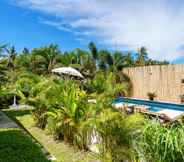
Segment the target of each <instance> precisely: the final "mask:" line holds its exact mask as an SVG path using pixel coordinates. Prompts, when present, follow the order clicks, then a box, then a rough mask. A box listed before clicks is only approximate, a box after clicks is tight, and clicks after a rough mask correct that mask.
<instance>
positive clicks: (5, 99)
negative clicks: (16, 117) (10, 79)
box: [0, 91, 15, 109]
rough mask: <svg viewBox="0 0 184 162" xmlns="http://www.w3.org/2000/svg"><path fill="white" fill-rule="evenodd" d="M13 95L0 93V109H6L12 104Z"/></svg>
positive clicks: (4, 92)
mask: <svg viewBox="0 0 184 162" xmlns="http://www.w3.org/2000/svg"><path fill="white" fill-rule="evenodd" d="M14 95H15V93H12V92H7V91H0V109H7V108H9V106H10V105H12V104H13V98H14Z"/></svg>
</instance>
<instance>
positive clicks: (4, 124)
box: [0, 112, 19, 128]
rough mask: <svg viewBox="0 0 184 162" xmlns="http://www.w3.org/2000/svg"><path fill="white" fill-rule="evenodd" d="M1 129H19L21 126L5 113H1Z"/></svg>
mask: <svg viewBox="0 0 184 162" xmlns="http://www.w3.org/2000/svg"><path fill="white" fill-rule="evenodd" d="M0 128H19V126H18V125H17V124H16V123H15V122H14V121H12V120H11V119H10V118H9V117H7V116H6V115H5V114H4V113H3V112H0Z"/></svg>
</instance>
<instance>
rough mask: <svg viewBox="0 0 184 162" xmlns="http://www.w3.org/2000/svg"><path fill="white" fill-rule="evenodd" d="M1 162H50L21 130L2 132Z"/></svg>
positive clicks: (0, 140)
mask: <svg viewBox="0 0 184 162" xmlns="http://www.w3.org/2000/svg"><path fill="white" fill-rule="evenodd" d="M0 162H49V161H48V160H47V159H46V157H45V156H44V155H43V153H42V152H41V149H40V148H39V146H37V145H36V144H34V143H33V142H32V140H31V139H30V138H29V137H27V136H25V135H24V134H23V133H22V132H21V130H18V129H9V130H0Z"/></svg>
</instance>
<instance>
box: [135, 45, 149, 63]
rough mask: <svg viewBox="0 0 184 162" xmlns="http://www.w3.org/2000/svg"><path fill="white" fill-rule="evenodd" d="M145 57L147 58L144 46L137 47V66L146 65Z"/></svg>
mask: <svg viewBox="0 0 184 162" xmlns="http://www.w3.org/2000/svg"><path fill="white" fill-rule="evenodd" d="M147 59H148V53H147V49H146V48H145V47H141V48H140V49H138V57H137V60H136V65H138V66H144V65H146V61H147Z"/></svg>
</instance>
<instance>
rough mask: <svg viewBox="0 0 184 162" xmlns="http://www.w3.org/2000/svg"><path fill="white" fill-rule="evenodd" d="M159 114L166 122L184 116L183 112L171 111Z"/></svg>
mask: <svg viewBox="0 0 184 162" xmlns="http://www.w3.org/2000/svg"><path fill="white" fill-rule="evenodd" d="M157 113H158V114H159V116H160V117H161V118H163V119H165V120H166V121H172V120H176V119H178V118H180V117H182V116H183V115H184V112H183V111H177V110H170V109H163V110H161V111H159V112H157Z"/></svg>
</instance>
